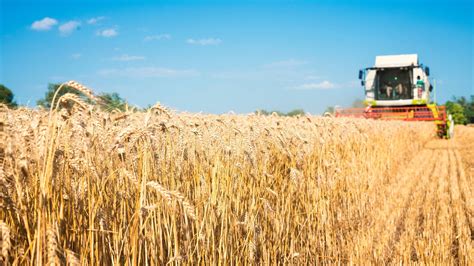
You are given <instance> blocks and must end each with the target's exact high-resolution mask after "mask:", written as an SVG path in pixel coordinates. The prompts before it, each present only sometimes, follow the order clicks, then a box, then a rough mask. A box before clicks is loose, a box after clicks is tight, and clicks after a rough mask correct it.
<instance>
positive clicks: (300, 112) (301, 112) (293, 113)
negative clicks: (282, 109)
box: [286, 109, 305, 116]
mask: <svg viewBox="0 0 474 266" xmlns="http://www.w3.org/2000/svg"><path fill="white" fill-rule="evenodd" d="M304 114H305V112H304V110H303V109H294V110H292V111H289V112H288V113H286V115H287V116H297V115H304Z"/></svg>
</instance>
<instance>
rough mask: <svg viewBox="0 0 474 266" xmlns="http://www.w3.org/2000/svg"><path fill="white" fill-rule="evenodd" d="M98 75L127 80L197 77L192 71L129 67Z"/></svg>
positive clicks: (106, 70) (105, 70)
mask: <svg viewBox="0 0 474 266" xmlns="http://www.w3.org/2000/svg"><path fill="white" fill-rule="evenodd" d="M98 73H99V75H101V76H104V77H127V78H189V77H196V76H199V75H200V74H199V72H197V71H196V70H193V69H171V68H162V67H131V68H123V69H103V70H100V71H99V72H98Z"/></svg>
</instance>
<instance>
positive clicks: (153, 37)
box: [144, 34, 171, 42]
mask: <svg viewBox="0 0 474 266" xmlns="http://www.w3.org/2000/svg"><path fill="white" fill-rule="evenodd" d="M169 39H171V35H169V34H159V35H150V36H146V37H145V39H144V41H146V42H148V41H154V40H158V41H159V40H169Z"/></svg>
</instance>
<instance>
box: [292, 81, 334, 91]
mask: <svg viewBox="0 0 474 266" xmlns="http://www.w3.org/2000/svg"><path fill="white" fill-rule="evenodd" d="M335 88H338V86H337V85H336V84H334V83H332V82H330V81H327V80H324V81H322V82H319V83H306V84H303V85H300V86H297V87H295V88H294V89H297V90H330V89H335Z"/></svg>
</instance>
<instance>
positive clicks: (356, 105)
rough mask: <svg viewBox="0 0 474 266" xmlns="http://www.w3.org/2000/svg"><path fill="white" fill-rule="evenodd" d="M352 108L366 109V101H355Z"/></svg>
mask: <svg viewBox="0 0 474 266" xmlns="http://www.w3.org/2000/svg"><path fill="white" fill-rule="evenodd" d="M352 107H354V108H363V107H365V104H364V101H363V100H361V99H355V100H354V101H353V102H352Z"/></svg>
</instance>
